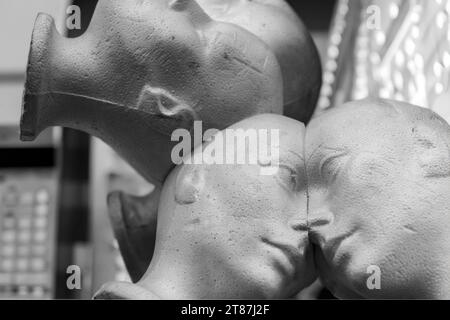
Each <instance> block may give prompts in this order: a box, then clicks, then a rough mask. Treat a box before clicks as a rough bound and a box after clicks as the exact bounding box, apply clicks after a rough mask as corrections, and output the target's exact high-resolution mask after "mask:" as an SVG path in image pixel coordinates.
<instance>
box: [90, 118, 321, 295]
mask: <svg viewBox="0 0 450 320" xmlns="http://www.w3.org/2000/svg"><path fill="white" fill-rule="evenodd" d="M238 128H240V129H244V130H250V131H252V130H259V129H267V130H271V129H276V130H279V157H278V158H279V169H278V171H277V172H276V173H274V174H270V175H262V174H261V172H262V171H261V170H262V169H264V168H267V167H269V166H270V165H271V163H272V162H271V161H266V160H267V159H265V160H263V159H262V158H260V157H258V161H257V163H256V164H250V162H248V164H242V165H241V164H239V165H238V164H235V165H230V164H228V165H227V164H185V165H181V166H179V167H177V168H176V169H175V170H174V171H173V172H172V173H171V174H170V176H169V177H168V179H167V180H166V182H165V184H164V188H163V191H162V196H161V200H160V207H159V213H158V231H157V240H156V247H155V253H154V256H153V259H152V261H151V264H150V267H149V268H148V270H147V272H146V274H145V275H144V277H143V278H142V279H141V280H140V281H139V282H138V284H137V286H136V288H137V290H141V288H142V287H143V288H146V289H148V290H149V291H150V292H152V293H153V294H154V295H156V296H158V297H160V298H163V299H214V298H220V299H223V298H288V297H291V296H293V295H294V294H296V293H297V292H298V291H300V290H301V289H302V288H304V287H305V286H307V285H309V284H311V283H312V282H313V281H314V279H315V277H316V276H315V271H314V266H313V261H312V251H310V246H309V245H308V234H307V222H306V196H307V194H306V188H305V186H306V184H305V171H304V168H305V165H304V162H303V140H304V139H303V136H304V126H303V124H302V123H300V122H297V121H295V120H292V119H289V118H286V117H282V116H275V115H261V116H255V117H253V118H251V119H247V120H244V121H242V122H239V123H237V124H235V125H233V126H231V127H230V128H229V129H238ZM219 134H222V133H219ZM271 143H272V141H270V142H269V144H271ZM224 145H225V146H228V147H226V148H224V149H225V151H226V152H232V151H231V150H233V151H234V150H236V152H239V151H240V152H243V151H244V150H242V149H238V145H237V144H235V145H233V144H232V140H228V139H226V143H225V144H224ZM230 145H231V147H230ZM244 145H245V144H244ZM245 146H246V147H245V154H246V155H247V156H248V155H250V154H251V153H252V151H251V150H252V149H251V147H249V144H246V145H245ZM235 147H236V148H235ZM206 148H207V147H206V146H205V147H204V148H197V149H196V151H195V153H194V154H193V155H192V157H196V155H198V154H203V155H205V154H206V153H207V149H206ZM270 154H271V155H275V153H272V152H270ZM122 285H124V286H125V287H126V288H129V284H122ZM112 292H114V294H112ZM120 292H122V291H121V289H120V284H119V285H117V284H115V285H114V284H108V285H106V286H105V287H104V288H103V289H102V290H101V291H100V292H99V294H98V295H97V297H100V298H101V297H104V296H106V297H108V296H111V295H113V296H120V295H121V294H120ZM122 297H124V298H128V297H130V295H129V294H128V291H124V293H123V294H122ZM131 297H132V296H131Z"/></svg>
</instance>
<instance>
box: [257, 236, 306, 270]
mask: <svg viewBox="0 0 450 320" xmlns="http://www.w3.org/2000/svg"><path fill="white" fill-rule="evenodd" d="M261 241H262V242H263V243H265V244H267V245H268V246H271V247H273V248H276V249H278V250H280V251H281V252H282V253H283V254H284V255H285V256H286V258H287V259H288V261H289V263H290V265H291V266H292V268H293V270H294V271H293V272H292V271H290V270H288V269H287V268H286V267H284V268H283V269H284V271H285V273H286V274H288V275H289V276H294V275H295V273H296V270H297V268H298V267H299V266H301V265H302V264H303V263H304V262H303V260H304V257H303V255H302V254H301V253H300V252H301V250H302V249H301V248H302V247H303V245H301V246H299V247H295V246H292V245H287V244H282V243H278V242H274V241H271V240H269V239H267V238H265V237H261Z"/></svg>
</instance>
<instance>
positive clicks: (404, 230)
mask: <svg viewBox="0 0 450 320" xmlns="http://www.w3.org/2000/svg"><path fill="white" fill-rule="evenodd" d="M234 127H242V128H246V129H248V128H253V129H257V128H267V129H270V128H279V129H280V130H281V131H280V152H279V155H280V157H279V159H280V161H279V164H280V169H279V170H278V171H277V173H276V174H274V175H261V171H260V169H261V167H264V166H267V164H268V162H267V161H262V162H260V164H259V165H204V164H203V165H192V164H191V165H186V164H185V165H181V166H179V167H177V168H176V169H175V170H174V171H173V172H172V173H171V175H170V176H169V178H168V180H167V181H166V184H165V186H164V189H163V195H162V198H161V202H160V209H159V217H158V231H157V236H156V249H155V254H154V256H153V259H152V262H151V264H150V267H149V269H148V271H147V273H146V274H145V276H144V277H143V278H142V279H141V281H139V282H138V284H137V286H136V290H137V291H139V290H142V288H145V289H147V290H148V291H149V292H151V294H153V295H155V296H157V297H159V298H164V299H165V298H192V299H200V298H289V297H291V296H293V295H294V294H296V293H297V292H298V291H300V290H301V289H302V288H304V287H305V286H307V285H308V284H310V283H311V282H312V281H313V280H314V278H315V275H316V272H317V274H318V275H319V276H320V277H321V278H322V280H323V282H324V283H325V285H326V286H327V287H328V288H329V289H330V290H331V291H332V293H333V294H335V295H336V296H337V297H339V298H383V299H384V298H421V299H427V298H439V299H442V298H450V271H449V270H450V256H449V255H450V254H449V253H450V232H449V231H448V230H449V228H450V207H449V206H450V201H449V200H450V199H449V198H450V126H449V125H448V124H447V123H446V122H445V121H444V120H443V119H442V118H440V117H439V116H438V115H436V114H435V113H433V112H432V111H429V110H426V109H423V108H419V107H416V106H412V105H408V104H405V103H400V102H394V101H387V100H363V101H358V102H351V103H348V104H345V105H343V106H342V107H340V108H337V109H335V110H332V111H329V112H328V113H326V114H324V115H323V116H321V117H319V118H317V119H315V120H313V121H312V122H311V123H310V124H309V125H308V127H307V129H306V135H305V131H304V128H303V125H302V124H301V123H299V122H296V121H295V120H292V119H288V118H284V117H280V116H275V115H262V116H256V117H253V118H251V119H247V120H245V121H242V122H240V123H238V124H236V125H235V126H234ZM206 148H207V145H205V146H203V148H197V149H196V152H195V153H194V155H195V154H198V153H202V152H203V153H205V150H206ZM245 150H246V151H248V148H247V149H245ZM140 245H143V246H145V244H140ZM312 254H313V255H314V258H312ZM313 260H314V262H313ZM374 268H376V269H377V270H379V271H380V274H379V276H380V286H379V287H378V288H373V287H371V286H370V285H368V280H369V278H370V276H371V272H368V271H371V270H374ZM121 285H123V286H125V288H126V290H125V291H124V292H125V293H124V294H121V292H122V290H121V289H120V286H121ZM129 289H130V284H109V285H107V286H105V287H104V288H103V289H102V290H101V291H100V293H99V297H102V296H108V295H112V293H111V292H113V293H114V294H113V295H114V296H120V297H122V298H127V297H131V298H133V295H131V296H130V295H129V294H128V293H126V292H129V291H128V290H129Z"/></svg>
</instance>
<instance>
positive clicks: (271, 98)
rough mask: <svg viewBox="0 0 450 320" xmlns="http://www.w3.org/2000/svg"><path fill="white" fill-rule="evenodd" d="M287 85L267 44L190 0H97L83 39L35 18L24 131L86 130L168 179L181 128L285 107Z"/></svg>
mask: <svg viewBox="0 0 450 320" xmlns="http://www.w3.org/2000/svg"><path fill="white" fill-rule="evenodd" d="M282 90H283V88H282V76H281V71H280V67H279V65H278V62H277V59H276V57H275V56H274V55H273V53H272V52H271V50H270V49H269V48H268V47H267V45H266V44H265V43H264V42H263V41H262V40H260V39H258V38H257V37H256V36H254V35H253V34H251V33H250V32H248V31H246V30H244V29H242V28H240V27H238V26H236V25H233V24H228V23H222V22H217V21H214V20H212V19H211V18H210V17H209V16H208V15H207V14H205V12H204V11H203V10H202V9H201V8H200V7H199V6H198V5H197V3H196V2H195V1H193V0H179V1H166V0H152V1H149V0H148V1H138V0H120V1H119V0H112V1H111V0H100V1H99V3H98V5H97V7H96V10H95V13H94V16H93V18H92V21H91V24H90V25H89V28H88V30H87V31H86V32H85V33H84V34H83V35H82V36H80V37H78V38H74V39H67V38H64V37H62V36H61V35H59V34H58V32H57V31H56V29H55V26H54V23H53V19H52V18H51V17H49V16H47V15H45V14H41V15H40V16H39V17H38V19H37V21H36V25H35V30H34V32H33V41H32V46H31V53H30V62H29V69H28V72H27V84H26V90H25V98H24V110H23V117H22V123H21V130H22V138H23V139H25V140H31V139H34V138H35V137H36V135H37V134H39V132H40V131H42V130H43V129H45V128H46V127H49V126H56V125H61V126H67V127H73V128H75V129H80V130H83V131H86V132H88V133H90V134H92V135H95V136H98V137H100V138H101V139H103V140H105V141H106V142H107V143H108V144H109V145H111V146H112V147H113V148H114V149H115V150H116V151H117V152H118V153H120V154H121V155H122V156H123V157H124V158H125V159H126V160H128V161H129V162H130V164H131V165H133V167H135V168H136V169H137V170H138V171H139V172H140V173H141V174H142V175H143V176H144V177H146V178H147V179H148V180H150V181H151V182H153V183H155V184H161V183H162V182H163V180H164V178H165V177H166V176H167V174H168V172H169V170H170V168H172V167H173V163H171V161H170V151H171V149H172V147H173V145H174V144H173V143H172V142H171V139H170V138H171V137H170V136H171V134H172V132H173V131H174V130H175V129H177V128H186V129H191V127H192V122H193V121H194V120H202V121H203V127H204V129H205V130H206V129H208V128H217V129H219V130H220V129H224V128H226V127H227V126H229V125H231V124H232V123H235V122H237V121H239V120H241V119H243V118H246V117H249V116H251V115H254V114H259V113H280V114H281V113H282V106H283V92H282ZM130 128H132V129H133V130H130ZM150 146H151V147H150Z"/></svg>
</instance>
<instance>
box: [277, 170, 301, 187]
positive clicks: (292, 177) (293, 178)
mask: <svg viewBox="0 0 450 320" xmlns="http://www.w3.org/2000/svg"><path fill="white" fill-rule="evenodd" d="M277 180H278V182H279V183H280V184H281V186H282V187H283V188H285V189H287V190H288V191H291V192H292V191H296V190H297V186H298V174H297V172H296V171H295V170H294V169H292V168H291V167H289V166H286V165H280V166H279V168H278V173H277Z"/></svg>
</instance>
